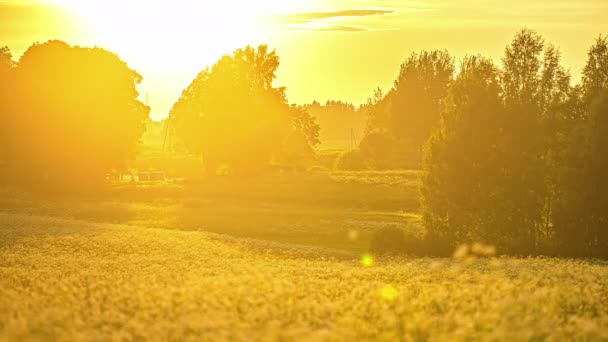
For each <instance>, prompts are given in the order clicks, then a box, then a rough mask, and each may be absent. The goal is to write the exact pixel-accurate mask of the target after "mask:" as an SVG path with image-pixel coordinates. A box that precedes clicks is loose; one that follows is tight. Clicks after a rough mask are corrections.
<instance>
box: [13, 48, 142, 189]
mask: <svg viewBox="0 0 608 342" xmlns="http://www.w3.org/2000/svg"><path fill="white" fill-rule="evenodd" d="M11 74H12V75H11V77H10V80H11V87H10V88H9V89H7V90H6V91H7V92H8V96H9V100H8V101H7V102H6V105H7V108H8V109H7V114H8V115H7V118H6V125H7V127H8V134H7V136H6V140H7V141H8V156H7V162H8V164H9V167H10V169H11V170H12V171H13V175H14V176H15V178H14V179H15V180H19V181H22V182H25V183H28V184H36V183H46V184H61V185H73V184H79V185H80V184H94V183H99V182H102V181H103V180H104V178H105V173H106V172H108V171H109V170H111V169H117V168H122V167H124V165H125V161H126V160H127V158H128V157H129V156H130V155H131V154H132V152H134V149H135V147H136V144H137V143H138V141H139V139H140V137H141V135H142V133H143V130H144V128H145V126H144V121H145V119H146V117H147V116H148V112H149V108H148V107H146V106H145V105H144V104H142V103H141V102H139V101H138V100H137V96H138V93H137V90H136V85H137V84H138V83H139V82H140V81H141V79H142V77H141V76H140V75H139V74H138V73H137V72H135V71H133V70H131V69H129V68H128V67H127V65H126V63H125V62H123V61H121V60H120V59H119V58H118V56H116V55H115V54H113V53H111V52H108V51H106V50H103V49H100V48H82V47H77V46H70V45H68V44H66V43H64V42H61V41H49V42H47V43H44V44H34V45H32V46H31V47H30V48H29V49H28V50H27V51H26V52H25V53H24V54H23V56H22V57H21V59H20V60H19V62H18V63H17V64H16V66H15V67H14V68H12V70H11ZM3 89H4V88H3Z"/></svg>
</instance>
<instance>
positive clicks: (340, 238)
mask: <svg viewBox="0 0 608 342" xmlns="http://www.w3.org/2000/svg"><path fill="white" fill-rule="evenodd" d="M418 179H419V174H418V173H417V172H415V171H395V172H330V173H323V172H319V173H309V174H302V175H299V176H297V175H282V176H281V175H277V176H273V177H271V178H268V179H249V180H248V179H239V180H236V179H234V178H230V177H227V178H224V177H220V178H217V179H214V180H200V181H196V182H194V181H191V182H184V181H166V182H157V183H154V182H150V183H145V182H142V183H139V182H138V183H130V182H119V183H116V184H114V185H113V186H112V187H111V188H110V189H108V190H106V191H105V192H103V193H98V194H96V195H87V196H83V195H78V196H73V197H70V196H66V195H62V196H59V195H51V194H44V195H40V194H39V195H34V194H28V193H25V192H21V191H16V190H10V189H4V190H3V196H2V197H1V199H0V201H1V202H0V208H1V212H0V340H7V341H11V340H201V339H213V340H248V341H251V340H329V341H331V340H370V339H377V340H406V341H407V340H412V341H437V340H605V339H608V305H606V303H608V262H605V261H600V260H568V259H551V258H519V259H518V258H505V257H495V258H474V257H470V256H466V255H462V256H461V258H445V259H441V258H408V257H405V256H402V257H389V256H381V255H373V256H372V255H368V254H366V252H367V249H368V247H369V240H370V237H371V235H372V234H373V232H374V231H375V230H377V229H380V228H382V227H386V226H396V227H399V228H402V229H403V230H406V231H410V232H412V233H414V234H421V233H422V228H421V225H420V217H419V215H418V212H419V203H418V186H419V185H418V183H419V180H418ZM53 196H54V197H53Z"/></svg>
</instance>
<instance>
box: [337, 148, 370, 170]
mask: <svg viewBox="0 0 608 342" xmlns="http://www.w3.org/2000/svg"><path fill="white" fill-rule="evenodd" d="M335 168H336V169H338V170H347V171H361V170H363V169H365V168H366V164H365V158H364V157H363V155H362V154H361V152H360V151H359V150H352V151H347V152H344V153H342V154H341V155H340V156H339V157H338V159H336V165H335Z"/></svg>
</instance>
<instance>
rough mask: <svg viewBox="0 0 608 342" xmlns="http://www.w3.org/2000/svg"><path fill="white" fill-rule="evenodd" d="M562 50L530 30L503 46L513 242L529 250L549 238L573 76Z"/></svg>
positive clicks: (517, 248) (519, 248) (505, 157)
mask: <svg viewBox="0 0 608 342" xmlns="http://www.w3.org/2000/svg"><path fill="white" fill-rule="evenodd" d="M559 59H560V58H559V52H558V51H557V50H556V49H555V48H554V47H552V46H550V45H549V46H547V45H546V44H545V42H544V40H543V38H542V37H541V36H540V35H539V34H538V33H536V32H534V31H531V30H527V29H524V30H521V31H520V32H518V33H517V34H516V35H515V37H514V39H513V41H512V42H511V44H510V45H509V46H508V47H507V48H506V49H505V57H504V58H503V68H504V69H503V73H502V86H503V92H504V95H503V97H504V102H505V106H506V110H507V113H508V115H509V120H508V121H507V126H506V127H505V128H504V132H505V134H506V139H507V140H506V143H507V146H509V148H508V149H507V150H506V151H505V153H504V155H503V156H502V158H503V160H504V161H505V162H506V165H507V168H505V170H504V173H505V180H506V182H507V183H506V185H507V189H509V190H508V191H509V192H510V196H509V198H510V200H511V203H510V209H509V212H510V215H511V217H510V220H509V221H510V222H509V223H510V224H511V225H512V228H511V229H510V230H509V231H508V232H509V235H510V240H511V242H510V246H511V249H512V250H513V251H520V252H522V253H530V252H534V251H537V250H539V248H541V244H543V243H544V241H547V240H549V239H550V238H551V234H552V232H551V224H550V216H551V214H550V211H551V209H547V208H550V207H551V205H552V202H553V199H552V198H553V196H552V187H551V185H552V184H554V176H553V175H552V172H551V171H552V170H553V169H554V168H555V163H554V162H553V161H554V158H553V155H554V153H553V152H554V151H555V150H556V146H555V142H556V135H555V133H557V132H558V131H557V130H556V126H555V123H556V122H559V120H561V118H560V110H559V109H560V108H565V103H566V102H567V99H568V96H569V92H570V86H569V84H570V78H569V75H568V73H567V72H566V71H565V70H564V69H563V68H562V67H561V66H560V65H559Z"/></svg>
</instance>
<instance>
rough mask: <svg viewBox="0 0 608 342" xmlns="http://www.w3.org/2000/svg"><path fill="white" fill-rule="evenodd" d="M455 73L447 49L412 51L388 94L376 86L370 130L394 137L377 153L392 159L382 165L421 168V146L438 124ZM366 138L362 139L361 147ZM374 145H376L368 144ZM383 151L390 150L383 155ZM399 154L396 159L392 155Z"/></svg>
mask: <svg viewBox="0 0 608 342" xmlns="http://www.w3.org/2000/svg"><path fill="white" fill-rule="evenodd" d="M453 74H454V60H453V58H452V57H451V56H450V54H449V53H448V52H447V51H445V50H442V51H439V50H435V51H421V52H420V53H413V54H412V55H411V56H410V57H408V58H407V59H406V60H405V62H404V63H403V64H402V65H401V70H400V72H399V76H398V78H397V80H395V83H394V87H393V89H391V90H390V91H389V92H388V93H387V94H386V96H384V97H382V96H383V94H382V91H381V90H380V89H376V90H375V91H374V95H373V97H372V98H370V99H369V100H368V104H367V108H368V110H369V124H368V127H367V133H368V134H373V132H378V131H383V132H386V133H387V136H391V137H392V138H393V139H395V141H396V143H395V144H393V145H392V146H391V148H390V149H381V150H378V151H376V152H375V153H374V155H375V156H376V157H377V158H380V159H385V160H387V161H393V162H395V163H394V164H386V163H381V165H377V168H379V169H391V168H392V169H395V168H402V167H407V168H419V167H420V165H421V160H422V146H423V145H424V143H425V142H426V141H427V140H428V138H429V137H430V135H431V133H432V132H433V130H434V129H435V128H436V127H437V126H438V125H439V121H440V112H441V108H442V106H443V101H444V99H445V97H446V95H447V92H448V86H449V84H450V82H451V80H452V77H453ZM364 142H365V139H364V140H363V141H362V143H361V144H362V148H363V143H364ZM369 148H373V146H369V147H368V149H369ZM382 154H388V155H389V156H388V157H387V158H382V157H381V155H382ZM395 154H399V155H401V158H398V159H395V158H393V157H392V155H395Z"/></svg>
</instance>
